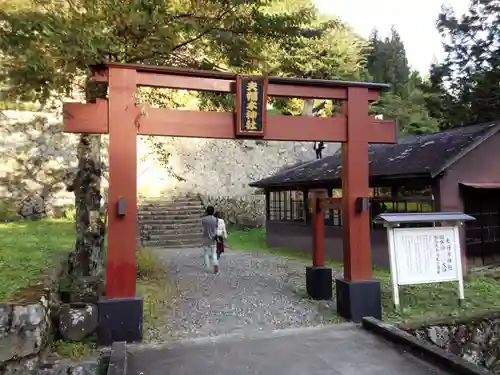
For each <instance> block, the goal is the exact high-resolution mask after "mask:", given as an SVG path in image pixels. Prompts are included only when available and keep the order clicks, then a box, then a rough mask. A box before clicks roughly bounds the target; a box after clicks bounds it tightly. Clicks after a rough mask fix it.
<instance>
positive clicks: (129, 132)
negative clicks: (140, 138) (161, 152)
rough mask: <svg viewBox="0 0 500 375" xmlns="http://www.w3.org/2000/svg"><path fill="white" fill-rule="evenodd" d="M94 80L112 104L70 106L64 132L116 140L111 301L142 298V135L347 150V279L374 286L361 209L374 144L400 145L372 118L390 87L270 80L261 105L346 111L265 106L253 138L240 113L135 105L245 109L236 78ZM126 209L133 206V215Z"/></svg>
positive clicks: (140, 75)
mask: <svg viewBox="0 0 500 375" xmlns="http://www.w3.org/2000/svg"><path fill="white" fill-rule="evenodd" d="M93 77H94V79H95V80H96V81H99V82H107V83H108V99H107V100H97V102H96V103H87V104H79V103H68V104H66V105H65V108H64V118H65V120H64V122H65V128H64V130H65V131H66V132H71V133H94V134H109V149H108V151H109V184H110V186H109V196H108V215H109V218H108V230H109V231H108V250H107V262H108V263H107V287H106V292H107V296H108V297H110V298H113V297H132V296H135V264H136V263H135V251H136V248H135V246H136V236H137V198H136V194H137V186H136V182H137V149H136V148H137V146H136V136H137V135H160V136H177V137H200V138H228V139H232V138H238V137H241V136H243V137H244V138H249V137H252V136H255V135H257V136H259V138H261V139H264V140H276V141H329V142H343V147H342V154H343V161H342V173H343V175H342V188H343V203H342V207H343V209H342V215H343V231H344V273H345V278H346V279H347V280H367V279H371V272H372V271H371V267H372V266H371V251H370V229H369V228H370V225H369V215H368V212H365V211H361V212H358V210H356V208H355V201H356V199H357V198H358V197H366V196H368V194H369V187H368V144H369V143H393V142H394V141H395V134H396V131H395V126H394V122H393V121H379V120H375V119H374V118H372V117H370V116H369V115H368V104H369V102H371V101H374V100H376V99H377V98H378V96H379V94H380V91H381V90H382V89H384V88H386V87H387V85H384V84H375V83H364V82H363V83H361V82H345V81H326V80H313V79H293V78H281V77H267V78H265V80H264V81H263V82H264V84H263V85H262V86H259V87H261V88H262V90H263V91H262V92H261V91H259V95H261V96H259V98H261V99H262V98H263V97H265V95H264V94H262V93H263V92H264V93H265V94H266V95H269V96H276V97H296V98H308V99H316V98H319V99H333V100H339V101H343V103H344V105H343V110H342V113H339V114H336V115H335V116H333V117H328V118H319V117H301V116H282V115H268V116H267V118H265V117H266V114H265V112H266V111H265V109H266V108H265V101H263V100H261V101H259V102H258V103H257V102H256V103H254V105H258V106H259V110H261V111H263V113H262V118H263V119H265V121H264V120H262V124H261V128H259V132H256V133H255V134H252V132H250V131H248V129H235V124H236V123H240V122H238V121H237V120H236V119H235V117H237V116H235V113H232V112H200V111H196V110H178V109H163V108H148V109H147V113H146V114H142V113H141V109H140V108H139V107H138V106H137V105H136V103H135V93H136V89H137V87H141V86H146V87H158V88H173V89H185V90H196V91H210V92H221V93H235V94H236V97H237V101H238V100H239V99H238V98H239V97H241V92H240V93H239V92H238V90H240V91H241V87H243V86H238V85H239V84H240V83H241V82H243V85H244V84H245V81H242V80H241V77H240V76H238V75H236V74H234V73H223V72H207V71H194V70H182V69H176V68H164V67H156V66H145V65H128V64H114V63H113V64H106V65H103V66H99V67H95V68H94V69H93ZM248 79H250V78H248ZM239 82H240V83H239ZM247 83H248V81H247ZM238 87H239V88H238ZM256 87H257V86H256ZM256 95H257V94H256ZM247 99H248V97H247ZM242 100H245V99H242ZM259 100H260V99H259ZM263 103H264V104H263ZM236 104H237V105H236V107H237V112H238V108H240V110H241V108H242V107H238V106H241V103H239V102H237V103H236ZM247 109H248V108H247ZM249 114H250V112H247V113H246V114H245V116H248V115H249ZM259 121H260V120H259ZM247 124H248V123H247ZM242 132H243V133H242ZM123 202H126V211H124V210H123ZM119 203H120V204H119ZM120 207H121V208H120Z"/></svg>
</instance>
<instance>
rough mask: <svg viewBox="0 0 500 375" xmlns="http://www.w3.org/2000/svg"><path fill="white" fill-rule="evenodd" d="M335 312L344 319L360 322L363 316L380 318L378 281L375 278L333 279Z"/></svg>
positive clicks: (380, 304)
mask: <svg viewBox="0 0 500 375" xmlns="http://www.w3.org/2000/svg"><path fill="white" fill-rule="evenodd" d="M335 290H336V296H337V313H338V314H339V315H340V316H342V317H343V318H345V319H348V320H352V321H354V322H360V321H361V319H362V318H364V317H365V316H371V317H374V318H376V319H382V300H381V292H380V282H379V281H377V280H363V281H347V280H344V279H336V280H335Z"/></svg>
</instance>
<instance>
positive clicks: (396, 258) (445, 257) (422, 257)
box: [387, 226, 464, 306]
mask: <svg viewBox="0 0 500 375" xmlns="http://www.w3.org/2000/svg"><path fill="white" fill-rule="evenodd" d="M387 229H388V230H387V235H388V245H389V255H390V258H391V259H390V260H391V277H392V283H393V291H394V304H395V305H396V306H399V290H398V289H399V288H398V287H399V286H400V285H412V284H425V283H440V282H449V281H457V282H458V294H459V298H460V299H464V291H463V278H462V260H461V252H460V238H459V234H458V227H456V226H445V227H425V228H387Z"/></svg>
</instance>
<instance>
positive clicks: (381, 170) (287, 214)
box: [252, 122, 500, 267]
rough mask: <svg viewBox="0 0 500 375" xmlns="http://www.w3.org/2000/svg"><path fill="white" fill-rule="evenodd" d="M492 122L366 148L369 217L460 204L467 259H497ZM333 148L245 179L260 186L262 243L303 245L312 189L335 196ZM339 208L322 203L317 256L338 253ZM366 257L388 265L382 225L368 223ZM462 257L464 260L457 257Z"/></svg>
mask: <svg viewBox="0 0 500 375" xmlns="http://www.w3.org/2000/svg"><path fill="white" fill-rule="evenodd" d="M499 129H500V122H494V123H487V124H479V125H472V126H467V127H461V128H455V129H452V130H448V131H444V132H440V133H434V134H425V135H417V136H406V137H401V138H400V139H399V140H398V143H397V144H372V145H370V149H369V160H370V163H369V166H370V167H369V170H370V188H371V189H370V190H371V205H370V211H371V217H374V216H376V215H377V214H379V213H381V212H422V211H463V212H465V213H467V214H469V215H471V216H473V217H475V218H476V220H475V221H471V222H468V223H466V224H465V227H464V228H463V229H462V231H461V232H462V233H461V241H462V249H465V251H464V259H465V257H466V258H467V260H468V262H469V264H471V263H472V264H487V263H491V262H498V261H500V134H499V132H498V131H499ZM340 156H341V155H340V151H339V152H338V153H336V154H335V155H333V156H329V157H325V158H323V159H320V160H314V161H311V162H306V163H301V164H298V165H295V166H293V167H289V168H284V169H283V170H281V171H279V172H278V173H276V174H275V175H273V176H271V177H268V178H265V179H263V180H260V181H257V182H254V183H253V184H252V186H254V187H258V188H262V189H264V190H265V193H266V202H267V207H266V208H267V209H266V215H267V220H266V229H267V242H268V243H269V245H271V246H274V247H283V248H289V249H294V250H297V251H306V252H310V251H311V249H312V241H311V233H312V231H311V212H312V210H311V207H308V201H309V200H308V199H304V198H305V197H311V195H312V193H313V192H317V191H318V189H319V190H321V191H323V192H325V191H326V194H328V196H329V197H335V196H341V194H342V192H341V180H340V173H341V168H342V167H341V158H340ZM341 228H342V220H341V211H340V209H333V210H325V246H324V247H325V255H326V256H327V257H329V258H333V259H337V260H340V259H342V229H341ZM371 242H372V260H373V262H374V264H376V265H379V266H384V267H388V264H389V258H388V250H387V242H386V231H385V229H384V228H382V227H379V226H377V225H373V224H372V228H371ZM464 263H465V262H464Z"/></svg>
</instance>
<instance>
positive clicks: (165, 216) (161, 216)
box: [138, 212, 203, 222]
mask: <svg viewBox="0 0 500 375" xmlns="http://www.w3.org/2000/svg"><path fill="white" fill-rule="evenodd" d="M202 216H203V215H202V214H201V213H199V214H182V213H181V214H179V213H175V212H172V213H164V212H163V213H157V214H154V215H150V214H143V213H142V214H141V213H140V214H139V215H138V219H139V221H141V222H142V220H155V221H161V220H167V221H169V220H187V219H191V220H194V219H197V220H198V221H200V220H201V218H202Z"/></svg>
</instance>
